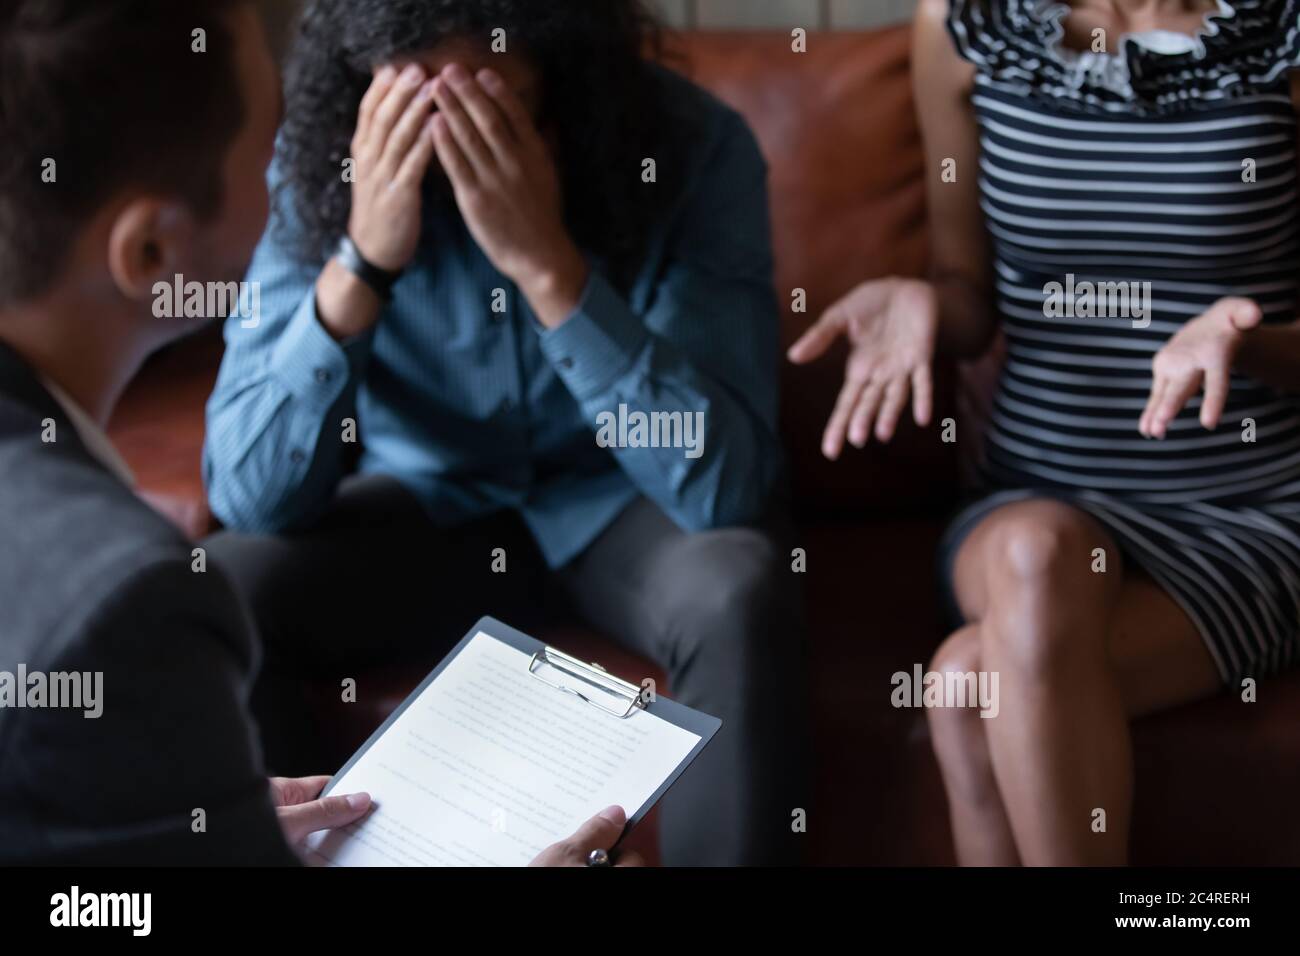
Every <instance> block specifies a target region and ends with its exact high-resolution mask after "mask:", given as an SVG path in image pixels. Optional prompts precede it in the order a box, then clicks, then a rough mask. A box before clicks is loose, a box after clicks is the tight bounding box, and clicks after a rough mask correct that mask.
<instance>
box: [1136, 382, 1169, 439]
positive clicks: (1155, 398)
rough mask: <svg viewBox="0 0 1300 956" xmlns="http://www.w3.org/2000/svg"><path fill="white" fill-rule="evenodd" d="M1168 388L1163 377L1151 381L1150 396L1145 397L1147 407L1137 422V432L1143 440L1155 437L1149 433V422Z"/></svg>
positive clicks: (1167, 383)
mask: <svg viewBox="0 0 1300 956" xmlns="http://www.w3.org/2000/svg"><path fill="white" fill-rule="evenodd" d="M1168 387H1169V380H1168V379H1167V378H1165V377H1164V376H1163V375H1160V376H1157V377H1156V378H1154V379H1152V381H1151V394H1150V395H1149V396H1147V407H1146V408H1144V409H1143V410H1142V417H1141V418H1140V419H1139V420H1138V431H1139V432H1141V433H1142V437H1143V438H1154V437H1155V435H1154V434H1153V433H1152V431H1151V420H1152V418H1154V417H1155V413H1156V409H1157V408H1159V407H1160V399H1161V398H1163V397H1164V394H1165V389H1167V388H1168Z"/></svg>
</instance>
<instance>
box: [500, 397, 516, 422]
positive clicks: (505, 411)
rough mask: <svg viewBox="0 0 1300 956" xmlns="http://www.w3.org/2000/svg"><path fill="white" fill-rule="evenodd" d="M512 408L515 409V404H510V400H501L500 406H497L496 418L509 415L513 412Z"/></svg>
mask: <svg viewBox="0 0 1300 956" xmlns="http://www.w3.org/2000/svg"><path fill="white" fill-rule="evenodd" d="M514 408H515V403H514V402H512V401H511V400H510V399H508V398H503V399H501V404H500V405H498V406H497V417H498V418H499V417H501V416H503V415H509V414H510V413H511V412H512V411H514Z"/></svg>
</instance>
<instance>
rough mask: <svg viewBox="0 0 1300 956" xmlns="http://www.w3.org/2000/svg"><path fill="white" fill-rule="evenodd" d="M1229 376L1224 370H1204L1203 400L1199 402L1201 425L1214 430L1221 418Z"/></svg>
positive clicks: (1225, 403) (1229, 384)
mask: <svg viewBox="0 0 1300 956" xmlns="http://www.w3.org/2000/svg"><path fill="white" fill-rule="evenodd" d="M1230 386H1231V376H1230V374H1229V372H1228V370H1227V369H1226V368H1210V369H1206V370H1205V400H1204V401H1202V402H1201V425H1202V426H1203V427H1205V428H1209V429H1214V428H1217V427H1218V426H1219V419H1220V418H1222V417H1223V409H1224V406H1226V405H1227V404H1228V390H1229V388H1230Z"/></svg>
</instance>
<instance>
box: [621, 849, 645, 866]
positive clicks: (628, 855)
mask: <svg viewBox="0 0 1300 956" xmlns="http://www.w3.org/2000/svg"><path fill="white" fill-rule="evenodd" d="M624 866H645V859H644V858H643V857H642V856H641V854H640V853H637V852H635V851H632V850H623V851H620V852H619V854H618V862H617V863H615V864H614V868H615V869H618V868H619V867H624Z"/></svg>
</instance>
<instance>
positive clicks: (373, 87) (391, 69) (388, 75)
mask: <svg viewBox="0 0 1300 956" xmlns="http://www.w3.org/2000/svg"><path fill="white" fill-rule="evenodd" d="M396 80H397V67H395V66H393V65H392V64H391V63H390V64H387V65H385V66H384V67H383V68H382V69H380V70H379V72H377V73H376V74H375V76H374V79H372V80H371V81H370V86H369V87H368V88H367V89H366V94H365V96H363V97H361V105H360V106H359V107H357V132H356V136H357V139H358V141H360V140H364V139H365V138H366V136H368V135H369V133H370V124H371V122H372V121H373V120H374V116H375V110H377V109H379V104H380V103H382V102H383V101H384V97H385V96H387V95H388V91H389V90H390V89H392V87H393V83H394V81H396Z"/></svg>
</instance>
